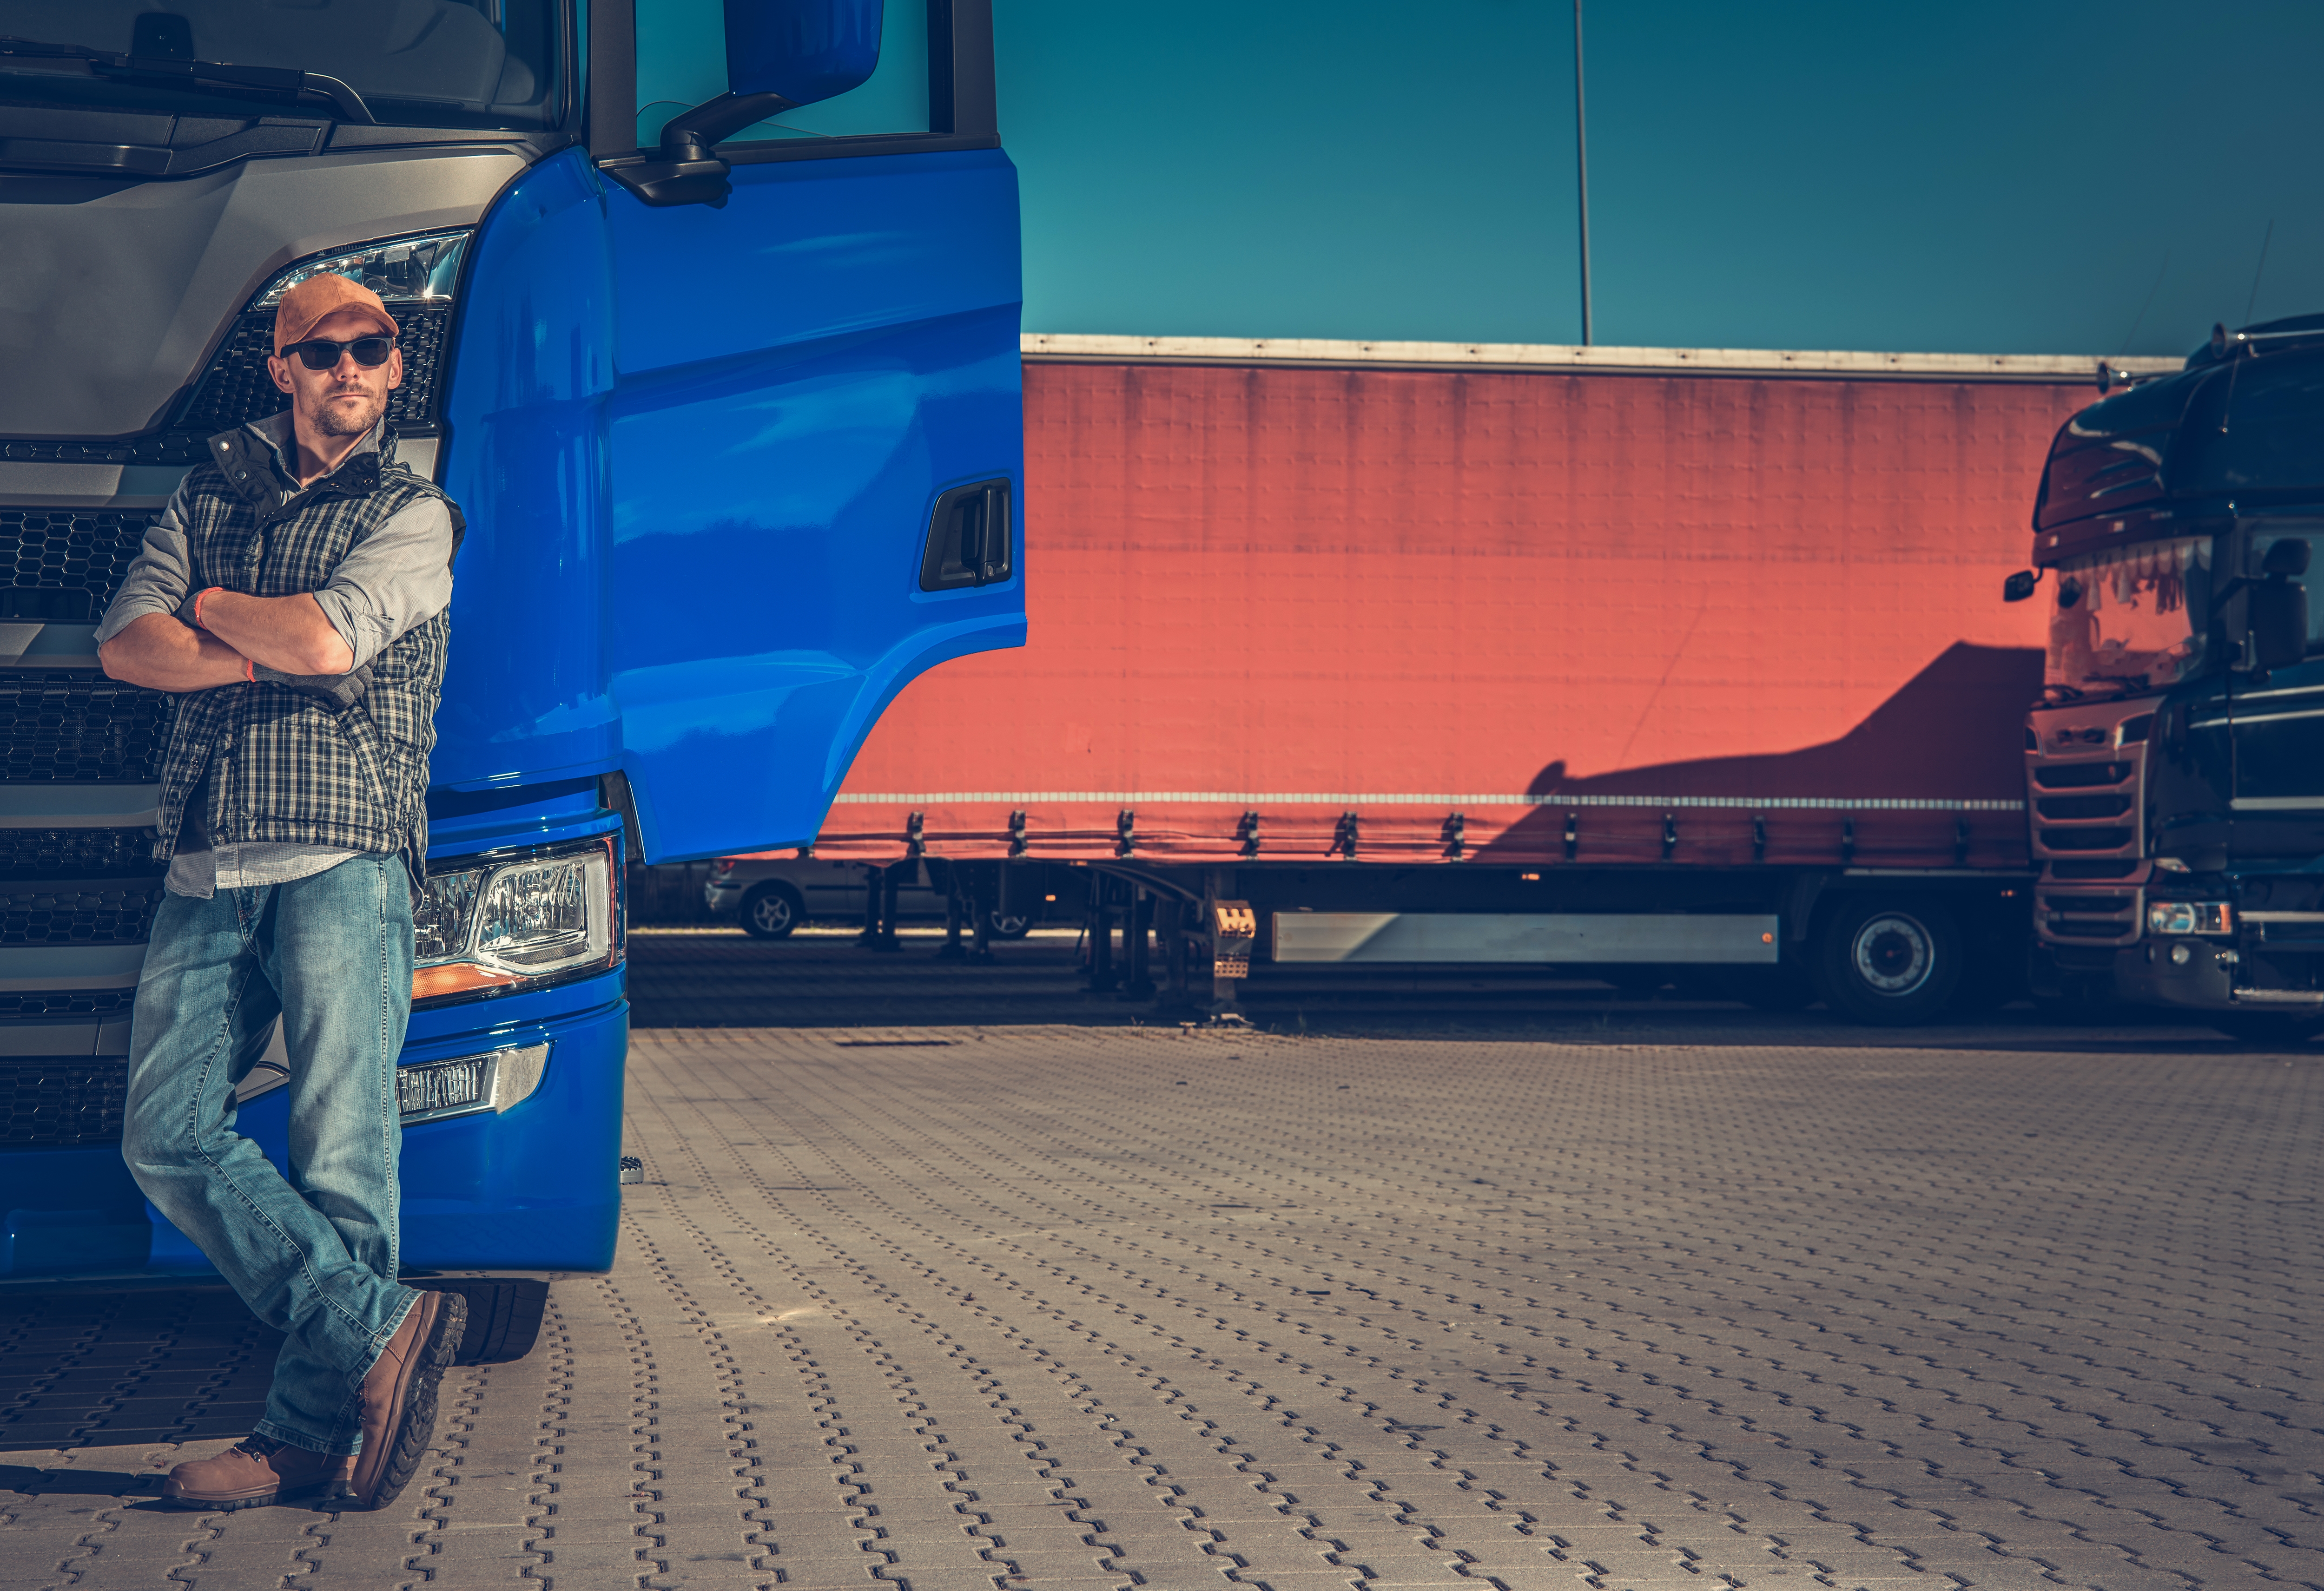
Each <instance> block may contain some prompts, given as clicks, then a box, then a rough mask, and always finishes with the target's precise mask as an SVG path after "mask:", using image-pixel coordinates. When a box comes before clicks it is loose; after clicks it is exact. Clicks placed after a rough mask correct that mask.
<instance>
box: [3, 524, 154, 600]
mask: <svg viewBox="0 0 2324 1591" xmlns="http://www.w3.org/2000/svg"><path fill="white" fill-rule="evenodd" d="M152 520H153V513H152V510H150V509H139V510H134V512H129V513H115V512H112V511H111V510H105V509H44V508H5V507H0V619H46V620H50V621H54V622H56V623H59V624H94V623H96V622H97V615H98V614H100V613H102V612H105V605H106V603H107V602H111V601H112V600H113V593H115V592H116V591H118V590H120V589H121V577H122V576H123V575H126V574H127V573H128V572H129V560H130V559H132V558H134V557H135V556H137V547H138V544H139V543H140V542H142V541H143V540H144V538H145V527H146V526H147V525H149V524H151V523H152Z"/></svg>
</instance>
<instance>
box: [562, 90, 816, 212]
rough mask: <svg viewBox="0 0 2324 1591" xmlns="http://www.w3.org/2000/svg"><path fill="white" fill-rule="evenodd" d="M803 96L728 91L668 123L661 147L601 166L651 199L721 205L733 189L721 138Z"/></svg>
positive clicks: (662, 203)
mask: <svg viewBox="0 0 2324 1591" xmlns="http://www.w3.org/2000/svg"><path fill="white" fill-rule="evenodd" d="M797 103H798V101H796V100H790V99H785V98H784V97H782V96H781V95H779V94H722V95H720V96H719V97H717V98H715V99H706V100H705V101H703V102H702V103H701V104H700V105H697V106H695V107H694V108H693V109H692V110H689V111H681V112H679V113H678V115H674V116H672V117H671V118H670V119H669V121H667V122H665V123H663V124H662V129H661V147H660V148H659V149H656V150H641V151H640V152H637V153H636V154H628V155H615V156H614V157H613V159H611V160H607V161H598V162H597V169H598V170H600V171H603V172H604V174H605V175H606V176H608V177H610V178H612V179H613V180H614V181H616V182H618V183H620V184H621V185H622V187H623V188H626V189H629V190H630V191H631V192H632V193H633V194H635V195H637V196H638V198H641V199H643V200H644V201H645V202H646V203H647V204H650V205H653V206H655V207H667V206H670V205H708V206H709V207H711V208H712V209H714V210H715V209H718V208H720V207H724V204H725V203H726V196H727V195H728V194H730V193H732V192H733V183H731V182H729V181H728V180H727V173H728V170H729V168H728V166H727V164H726V162H725V161H722V160H720V159H719V158H718V144H719V141H720V140H722V139H724V138H728V137H731V136H733V134H734V133H740V132H741V131H742V129H743V128H745V127H747V126H749V125H751V124H752V123H753V122H763V121H765V120H766V119H767V118H768V117H769V116H772V115H780V114H781V113H782V112H784V111H787V110H789V109H790V108H791V107H792V106H794V105H796V104H797Z"/></svg>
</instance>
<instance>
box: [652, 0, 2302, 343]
mask: <svg viewBox="0 0 2324 1591" xmlns="http://www.w3.org/2000/svg"><path fill="white" fill-rule="evenodd" d="M647 3H648V4H652V3H653V0H647ZM995 9H996V13H997V16H998V25H999V30H1000V69H1001V127H1002V133H1003V137H1004V140H1005V142H1006V143H1007V144H1008V146H1009V149H1010V152H1011V154H1012V155H1013V157H1014V158H1015V160H1016V161H1017V163H1018V166H1019V170H1020V171H1021V173H1022V176H1023V184H1024V189H1023V191H1024V201H1025V290H1026V306H1025V324H1026V326H1027V328H1028V330H1035V331H1074V332H1133V333H1149V334H1150V333H1176V334H1193V335H1209V336H1316V337H1358V338H1402V337H1416V338H1429V339H1446V340H1463V339H1475V340H1490V341H1507V342H1547V343H1565V342H1573V341H1577V340H1579V335H1580V310H1579V308H1578V306H1577V291H1576V280H1577V273H1576V266H1575V258H1574V257H1575V246H1574V243H1575V223H1574V203H1573V100H1572V92H1573V58H1572V11H1571V7H1570V0H1425V3H1424V4H1416V3H1415V0H1394V3H1390V0H1330V3H1325V0H1232V3H1229V0H1168V3H1167V4H1160V3H1157V0H1147V3H1145V4H1136V5H1131V4H1122V3H1120V0H995ZM1585 28H1586V35H1587V49H1588V54H1589V62H1588V64H1589V85H1588V87H1589V101H1590V157H1591V160H1590V187H1591V243H1592V256H1593V257H1592V265H1593V274H1594V277H1595V283H1596V306H1597V316H1596V318H1597V340H1598V341H1600V343H1611V344H1647V345H1666V346H1723V347H1763V348H1870V349H1887V350H1908V351H1966V352H1989V353H2076V354H2080V353H2089V354H2112V353H2116V352H2117V351H2123V350H2124V348H2125V341H2126V338H2127V339H2128V347H2127V350H2126V351H2128V352H2131V353H2144V354H2181V353H2184V352H2185V351H2186V350H2187V349H2188V348H2190V347H2191V346H2192V345H2194V344H2195V343H2196V342H2197V341H2199V339H2200V338H2201V337H2202V336H2204V335H2205V334H2206V333H2207V332H2208V331H2209V327H2210V325H2211V322H2212V321H2213V320H2215V319H2224V320H2226V321H2227V323H2228V324H2229V325H2231V326H2232V325H2235V324H2237V323H2239V322H2240V321H2241V320H2242V319H2243V317H2244V309H2245V306H2246V302H2248V301H2249V299H2250V295H2251V289H2252V280H2253V271H2254V267H2255V265H2256V264H2257V262H2258V258H2259V253H2260V244H2261V238H2262V235H2263V233H2264V231H2265V229H2266V226H2267V224H2268V222H2269V220H2270V218H2271V217H2273V220H2274V222H2275V232H2274V239H2273V244H2272V246H2271V247H2270V249H2269V251H2268V259H2267V267H2266V274H2265V276H2264V279H2263V280H2262V281H2261V282H2260V287H2259V294H2258V301H2257V307H2256V309H2255V317H2257V318H2265V317H2271V316H2280V315H2290V314H2298V313H2302V312H2307V311H2311V310H2315V311H2324V92H2319V87H2318V85H2319V83H2324V5H2317V4H2315V3H2314V0H2303V3H2296V4H2295V3H2265V0H2208V3H2206V4H2201V5H2198V4H2195V3H2194V0H2111V3H2107V0H2033V3H2031V4H2027V3H2026V0H2016V3H2015V4H1993V3H1985V0H1972V3H1963V4H1950V5H1933V6H1930V5H1915V6H1905V5H1877V4H1863V3H1861V0H1858V3H1854V4H1836V3H1829V0H1794V3H1789V4H1774V5H1742V4H1738V3H1735V0H1722V3H1717V4H1711V3H1682V0H1660V3H1656V0H1628V3H1623V0H1591V3H1590V4H1589V5H1588V6H1587V9H1586V12H1585ZM2166 257H2167V261H2168V263H2167V268H2166V263H2165V262H2166ZM2158 275H2159V276H2160V277H2161V285H2160V288H2159V289H2157V288H2156V281H2157V278H2158ZM2150 291H2152V292H2153V302H2152V304H2151V305H2149V306H2148V307H2147V308H2146V309H2145V313H2144V318H2143V320H2142V319H2141V318H2140V308H2141V305H2142V304H2144V303H2145V302H2146V300H2147V299H2148V296H2149V293H2150ZM2134 321H2137V322H2138V323H2139V324H2138V329H2137V331H2136V334H2135V336H2133V335H2132V326H2133V323H2134Z"/></svg>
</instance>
